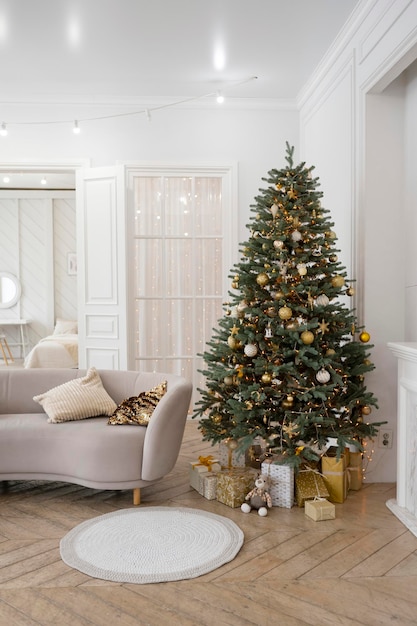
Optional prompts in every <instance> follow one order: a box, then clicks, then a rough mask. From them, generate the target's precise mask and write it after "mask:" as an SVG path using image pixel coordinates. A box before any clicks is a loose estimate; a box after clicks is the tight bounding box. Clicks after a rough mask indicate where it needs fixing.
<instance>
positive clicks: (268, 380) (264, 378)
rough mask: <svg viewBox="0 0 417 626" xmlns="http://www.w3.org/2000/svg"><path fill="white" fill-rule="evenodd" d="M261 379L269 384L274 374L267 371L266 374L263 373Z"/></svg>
mask: <svg viewBox="0 0 417 626" xmlns="http://www.w3.org/2000/svg"><path fill="white" fill-rule="evenodd" d="M261 380H262V382H263V383H265V384H268V383H270V382H271V380H272V376H271V374H270V373H269V372H265V374H262V376H261Z"/></svg>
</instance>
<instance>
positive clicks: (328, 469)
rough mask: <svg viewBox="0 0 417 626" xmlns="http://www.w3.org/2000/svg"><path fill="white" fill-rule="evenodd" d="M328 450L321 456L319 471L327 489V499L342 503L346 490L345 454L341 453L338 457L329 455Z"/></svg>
mask: <svg viewBox="0 0 417 626" xmlns="http://www.w3.org/2000/svg"><path fill="white" fill-rule="evenodd" d="M328 452H329V451H327V453H326V454H325V455H324V456H322V457H321V473H322V474H323V478H324V482H325V483H326V487H327V489H328V490H329V500H330V501H331V502H339V503H342V502H344V501H345V500H346V497H347V492H348V480H349V478H348V471H347V467H346V456H345V455H344V454H342V455H341V457H340V458H339V459H338V458H337V456H329V455H328Z"/></svg>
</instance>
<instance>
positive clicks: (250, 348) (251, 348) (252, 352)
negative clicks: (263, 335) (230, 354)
mask: <svg viewBox="0 0 417 626" xmlns="http://www.w3.org/2000/svg"><path fill="white" fill-rule="evenodd" d="M244 353H245V354H246V356H248V357H251V358H252V357H254V356H256V355H257V354H258V348H257V346H256V345H255V344H254V343H247V344H246V346H245V348H244Z"/></svg>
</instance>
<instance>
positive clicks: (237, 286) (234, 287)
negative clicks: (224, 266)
mask: <svg viewBox="0 0 417 626" xmlns="http://www.w3.org/2000/svg"><path fill="white" fill-rule="evenodd" d="M232 289H239V283H237V282H236V281H233V282H232Z"/></svg>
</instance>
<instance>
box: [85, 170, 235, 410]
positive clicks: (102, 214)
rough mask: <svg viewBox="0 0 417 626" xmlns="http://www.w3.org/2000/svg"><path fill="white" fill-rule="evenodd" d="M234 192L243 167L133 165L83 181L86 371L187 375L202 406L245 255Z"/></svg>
mask: <svg viewBox="0 0 417 626" xmlns="http://www.w3.org/2000/svg"><path fill="white" fill-rule="evenodd" d="M234 185H235V168H234V167H233V166H225V167H211V166H209V167H190V166H187V167H172V166H170V167H169V168H168V167H162V166H149V165H146V166H145V165H129V166H127V165H126V166H119V167H118V168H109V169H108V168H106V169H105V170H101V169H99V170H96V169H94V170H88V173H87V172H86V173H84V174H83V175H82V176H81V177H80V180H79V182H78V183H77V194H78V196H77V210H78V216H77V222H78V242H79V252H78V254H79V256H80V263H81V267H82V268H83V270H82V271H81V272H80V269H79V273H81V274H82V275H83V276H84V278H83V279H79V312H80V315H79V318H80V327H81V329H82V332H83V333H85V346H84V348H83V347H82V345H80V348H81V350H80V351H81V352H82V351H83V350H84V354H85V364H86V365H96V366H100V367H103V366H106V367H112V368H115V369H123V368H125V367H126V368H129V369H134V370H139V371H160V372H162V373H163V372H172V373H176V374H179V375H182V376H185V377H186V378H187V379H189V380H191V381H192V382H193V384H194V389H195V395H194V398H193V402H195V400H196V399H197V395H198V394H197V391H196V390H197V388H198V387H201V386H203V384H204V381H203V380H202V376H201V374H200V373H199V370H200V369H201V368H202V366H203V362H202V359H201V356H200V355H201V353H202V352H203V351H204V349H205V346H206V343H207V341H209V340H210V339H211V336H212V330H213V328H214V327H215V326H216V323H217V320H218V319H219V317H221V316H222V305H223V302H224V301H225V299H226V298H227V292H228V289H229V279H228V275H229V272H230V269H231V267H232V265H233V261H234V257H235V256H236V254H237V226H236V225H237V215H236V206H235V202H234V198H236V195H235V194H234ZM122 187H123V189H122ZM80 344H82V340H81V337H80ZM80 362H82V356H80Z"/></svg>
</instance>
